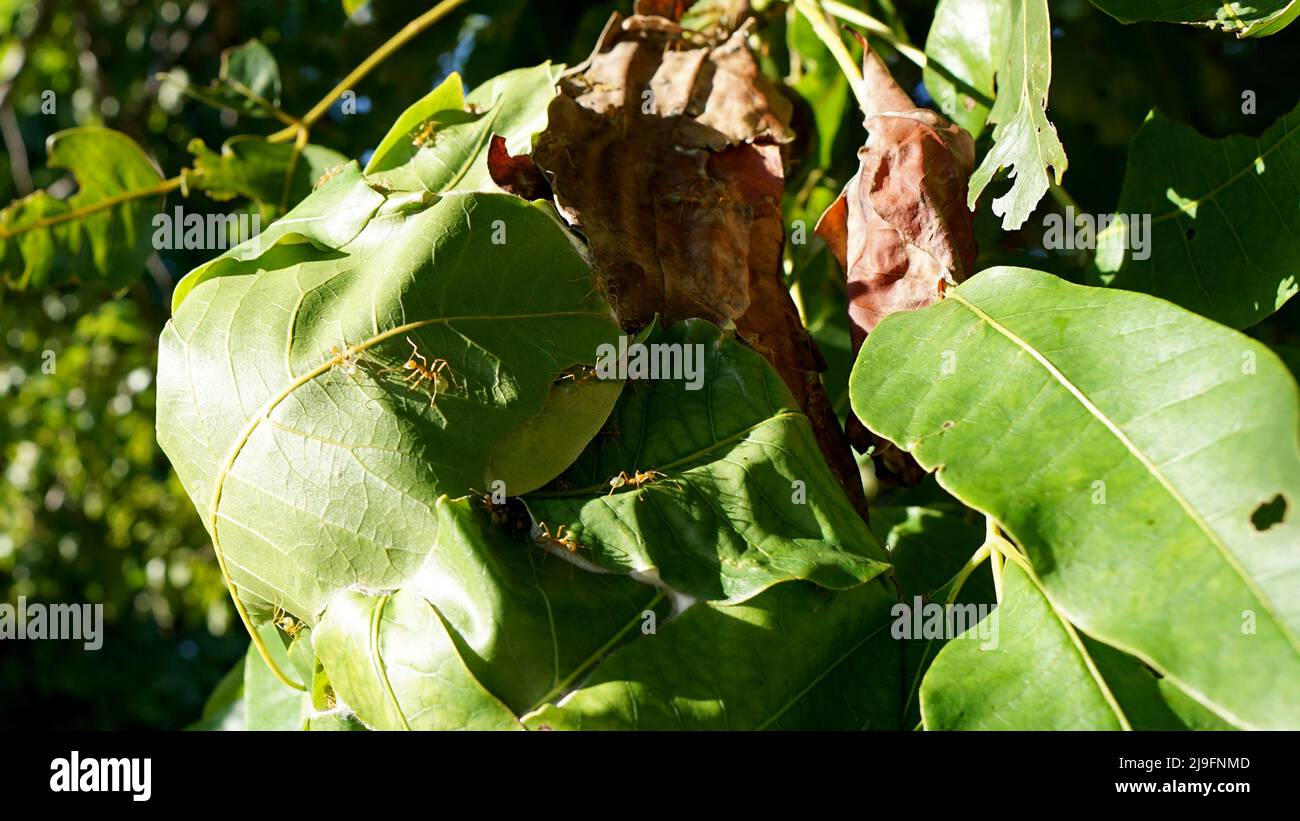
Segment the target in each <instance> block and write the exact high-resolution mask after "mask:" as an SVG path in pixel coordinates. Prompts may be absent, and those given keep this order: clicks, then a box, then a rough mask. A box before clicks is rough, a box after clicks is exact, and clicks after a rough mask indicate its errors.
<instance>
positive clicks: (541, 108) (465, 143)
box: [366, 63, 563, 191]
mask: <svg viewBox="0 0 1300 821" xmlns="http://www.w3.org/2000/svg"><path fill="white" fill-rule="evenodd" d="M562 69H563V66H558V65H553V64H551V63H543V64H542V65H539V66H534V67H532V68H524V69H518V70H516V71H509V72H506V73H505V74H502V75H500V76H499V77H494V78H493V79H491V80H488V81H487V82H485V83H483V84H482V85H480V86H479V87H478V88H476V89H474V91H473V92H472V93H471V94H470V95H469V96H468V97H462V90H461V89H462V87H461V81H460V77H458V76H457V75H454V74H453V75H452V76H450V77H448V78H447V79H446V80H445V81H443V83H442V84H441V85H440V86H438V87H437V88H435V89H434V90H433V91H431V92H430V93H429V94H428V95H426V96H425V97H424V98H422V99H421V100H420V101H419V102H417V103H415V105H413V106H411V107H410V108H409V109H407V110H406V111H405V112H404V113H403V114H402V115H401V116H400V117H398V118H397V122H396V123H394V124H393V127H392V128H391V129H390V130H389V132H388V135H387V136H385V137H384V139H383V140H382V141H381V142H380V144H379V148H378V149H376V151H375V153H374V155H373V156H372V157H371V159H370V162H369V164H367V166H366V173H367V174H369V175H372V176H374V177H375V178H376V179H378V180H380V181H382V182H383V184H384V185H387V186H390V187H393V188H400V189H403V190H421V189H423V190H427V191H497V190H500V189H498V188H497V186H496V184H495V183H494V182H492V177H491V175H489V173H488V168H487V152H488V144H489V143H490V141H491V138H492V135H493V134H500V135H501V136H502V137H504V138H505V140H506V148H507V150H508V151H509V152H510V153H511V154H512V155H514V154H527V153H530V152H531V151H532V141H533V137H534V135H536V134H537V133H538V132H540V131H541V130H542V129H544V128H545V127H546V109H547V106H548V105H549V104H550V102H551V98H552V97H554V96H555V81H556V79H557V78H558V77H559V75H560V72H561V70H562Z"/></svg>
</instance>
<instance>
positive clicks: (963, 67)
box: [924, 0, 1012, 137]
mask: <svg viewBox="0 0 1300 821" xmlns="http://www.w3.org/2000/svg"><path fill="white" fill-rule="evenodd" d="M1011 5H1012V4H1011V3H1010V2H1009V0H939V5H938V6H936V7H935V9H934V21H933V22H932V23H931V24H930V34H929V35H928V36H927V37H926V39H925V56H926V64H925V73H924V80H925V88H926V90H927V91H928V92H929V93H930V96H931V97H932V98H933V99H934V102H935V103H936V104H937V105H938V106H939V110H941V111H942V112H943V113H944V114H947V115H948V118H949V119H950V120H952V121H953V122H955V123H956V124H957V125H959V126H961V127H962V128H964V129H966V130H967V131H969V132H970V133H971V136H972V137H978V136H979V135H980V132H982V131H983V130H984V124H985V122H986V121H987V120H988V116H989V109H990V108H991V107H992V106H993V97H994V94H993V89H994V86H993V78H994V75H995V74H996V73H997V71H998V69H999V68H1001V67H1002V66H1003V65H1004V64H1005V63H1006V57H1007V45H1008V43H1007V37H1008V35H1009V33H1010V31H1011Z"/></svg>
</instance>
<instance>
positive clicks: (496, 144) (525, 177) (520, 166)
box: [487, 134, 551, 200]
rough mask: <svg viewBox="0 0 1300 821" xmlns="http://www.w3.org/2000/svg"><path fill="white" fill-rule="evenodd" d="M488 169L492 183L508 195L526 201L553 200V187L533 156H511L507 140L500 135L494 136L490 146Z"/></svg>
mask: <svg viewBox="0 0 1300 821" xmlns="http://www.w3.org/2000/svg"><path fill="white" fill-rule="evenodd" d="M487 167H488V174H489V176H491V177H492V182H494V183H496V184H497V185H499V186H500V187H501V190H503V191H505V192H507V193H510V194H514V195H515V196H516V197H523V198H524V199H526V200H542V199H550V198H551V185H550V183H548V182H547V181H546V175H545V174H543V173H542V172H541V171H540V170H539V169H538V168H537V166H536V165H534V164H533V158H532V156H530V155H528V154H520V155H519V156H517V157H512V156H510V151H509V150H508V149H507V148H506V138H505V137H502V136H501V135H500V134H493V135H492V142H490V143H489V144H488V155H487Z"/></svg>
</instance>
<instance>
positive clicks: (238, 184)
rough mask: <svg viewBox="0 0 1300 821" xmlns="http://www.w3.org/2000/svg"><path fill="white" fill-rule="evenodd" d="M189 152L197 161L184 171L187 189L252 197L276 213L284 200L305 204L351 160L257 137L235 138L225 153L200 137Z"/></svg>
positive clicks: (211, 194) (319, 149)
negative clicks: (329, 175)
mask: <svg viewBox="0 0 1300 821" xmlns="http://www.w3.org/2000/svg"><path fill="white" fill-rule="evenodd" d="M189 150H190V153H191V154H193V155H194V165H193V166H192V167H190V168H187V169H185V170H184V171H183V172H182V176H183V177H184V178H185V185H186V187H187V189H190V190H196V189H197V190H201V191H205V192H206V193H207V195H208V196H209V197H211V198H212V199H214V200H217V201H223V200H229V199H234V198H235V197H247V198H248V199H251V200H253V201H254V202H257V203H260V204H262V205H265V206H267V207H268V210H270V211H271V212H272V213H277V212H279V211H280V210H281V208H282V204H283V206H284V207H292V206H293V205H295V204H297V203H299V202H301V201H302V200H303V199H305V198H306V197H307V195H308V194H310V193H311V192H312V189H313V188H314V187H315V185H316V183H317V181H318V180H320V179H321V177H322V176H324V175H325V174H327V173H328V172H329V171H330V170H331V169H334V168H337V167H339V166H341V165H343V164H345V163H346V162H347V157H345V156H343V155H342V154H340V153H338V152H337V151H334V150H333V149H329V148H325V147H323V146H319V145H311V144H308V145H306V146H304V147H303V148H302V150H301V151H299V150H298V149H296V148H295V147H294V146H293V145H291V144H289V143H272V142H268V141H267V140H265V139H263V138H262V137H252V136H238V137H231V138H230V139H229V140H226V142H225V144H224V145H222V146H221V153H220V154H218V153H216V152H214V151H212V150H210V149H209V148H208V147H207V146H206V145H204V144H203V141H202V140H199V139H194V140H192V141H191V142H190V145H189Z"/></svg>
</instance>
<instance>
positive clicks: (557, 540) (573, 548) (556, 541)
mask: <svg viewBox="0 0 1300 821" xmlns="http://www.w3.org/2000/svg"><path fill="white" fill-rule="evenodd" d="M565 527H566V526H565V525H560V526H559V527H557V528H556V529H555V534H554V535H552V534H551V529H550V528H549V527H547V526H546V522H538V523H537V535H536V536H534V537H533V538H534V539H535V540H536V541H537V543H538V544H549V545H554V546H556V547H562V548H564V549H565V550H567V551H569V552H570V553H577V552H578V548H580V547H582V545H580V544H578V540H577V539H575V538H573V533H572V532H570V533H569V534H568V535H567V536H566V535H565V533H564V529H565Z"/></svg>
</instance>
